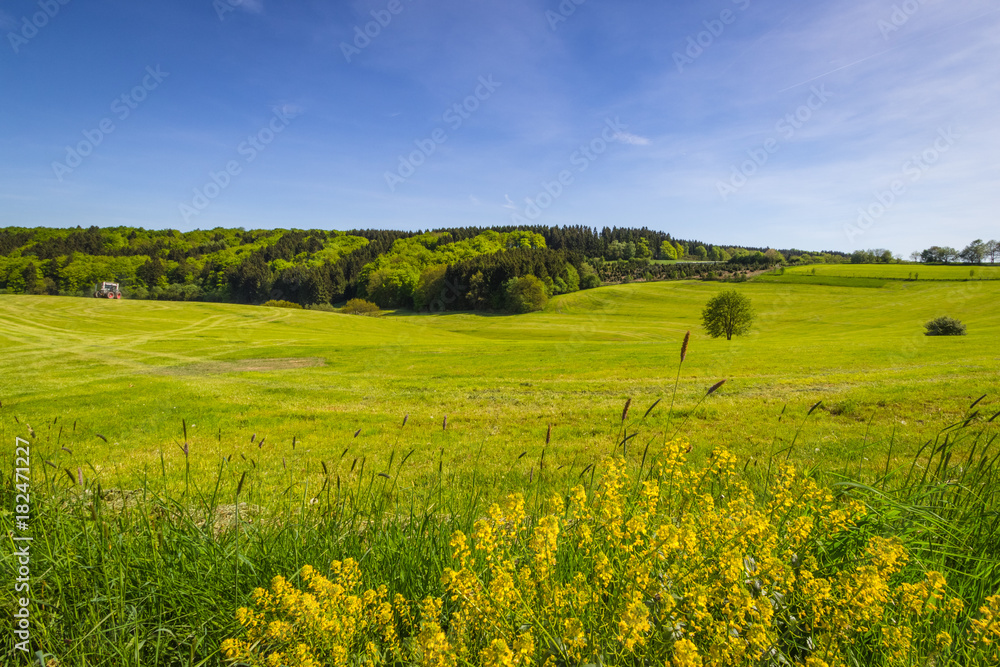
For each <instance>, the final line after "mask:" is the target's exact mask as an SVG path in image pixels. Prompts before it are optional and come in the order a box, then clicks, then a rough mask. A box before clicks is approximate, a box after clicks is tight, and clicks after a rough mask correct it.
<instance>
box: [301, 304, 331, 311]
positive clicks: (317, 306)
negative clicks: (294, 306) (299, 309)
mask: <svg viewBox="0 0 1000 667" xmlns="http://www.w3.org/2000/svg"><path fill="white" fill-rule="evenodd" d="M306 309H307V310H319V311H322V312H324V313H336V312H337V309H336V308H334V307H333V306H331V305H330V304H328V303H314V304H312V305H311V306H306Z"/></svg>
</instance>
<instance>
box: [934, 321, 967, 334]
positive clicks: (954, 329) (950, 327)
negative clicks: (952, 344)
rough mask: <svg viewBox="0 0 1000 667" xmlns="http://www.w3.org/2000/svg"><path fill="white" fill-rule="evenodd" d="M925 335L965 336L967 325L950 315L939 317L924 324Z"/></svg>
mask: <svg viewBox="0 0 1000 667" xmlns="http://www.w3.org/2000/svg"><path fill="white" fill-rule="evenodd" d="M924 328H925V329H927V333H926V334H924V335H925V336H964V335H965V325H964V324H962V323H961V322H959V321H958V320H955V319H952V318H950V317H939V318H937V319H935V320H931V321H930V322H928V323H927V324H925V325H924Z"/></svg>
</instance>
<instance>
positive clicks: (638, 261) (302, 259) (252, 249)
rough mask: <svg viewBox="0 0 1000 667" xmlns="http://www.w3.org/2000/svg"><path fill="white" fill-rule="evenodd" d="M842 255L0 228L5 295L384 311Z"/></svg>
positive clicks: (447, 237)
mask: <svg viewBox="0 0 1000 667" xmlns="http://www.w3.org/2000/svg"><path fill="white" fill-rule="evenodd" d="M847 261H850V258H849V256H847V255H844V254H843V253H836V252H819V253H808V252H804V251H801V250H795V249H790V250H777V249H773V248H747V247H737V246H722V245H713V244H710V243H705V242H702V241H699V240H687V239H684V240H682V239H676V238H673V237H672V236H671V235H670V234H667V233H664V232H658V231H652V230H649V229H646V228H642V229H632V228H618V227H613V228H608V227H605V228H604V229H601V230H597V229H593V228H589V227H582V226H575V227H542V226H538V227H520V228H516V227H495V228H492V229H483V228H478V227H466V228H453V229H439V230H434V231H426V232H424V231H415V232H412V231H411V232H407V231H392V230H371V229H369V230H351V231H327V230H318V229H312V230H298V229H291V230H286V229H273V230H245V229H226V228H216V229H211V230H196V231H190V232H180V231H176V230H145V229H141V228H133V227H109V228H100V227H90V228H87V229H83V228H80V227H76V228H65V229H63V228H43V227H39V228H21V227H8V228H4V229H0V292H3V293H13V294H53V295H64V296H90V295H91V294H92V293H93V289H94V285H95V284H96V283H99V282H102V281H110V282H117V283H119V284H121V286H122V291H123V293H124V294H125V296H126V297H127V298H133V299H154V300H171V301H216V302H234V303H249V304H259V303H263V302H266V301H269V300H282V301H288V302H293V303H297V304H300V305H302V306H306V307H324V306H329V305H330V304H336V303H340V302H343V301H346V300H348V299H352V298H363V299H367V300H370V301H372V302H374V303H376V304H378V305H379V306H380V307H382V308H409V309H413V310H416V311H428V310H469V309H478V310H492V311H501V310H512V311H514V312H518V311H520V310H522V308H524V307H525V306H524V303H523V300H522V301H518V303H517V304H514V305H512V301H511V298H512V297H511V295H512V294H513V293H514V292H518V291H519V290H520V292H519V293H525V290H528V292H531V293H533V294H534V295H535V296H536V297H537V298H547V297H551V296H555V295H557V294H563V293H568V292H574V291H576V290H579V289H588V288H592V287H596V286H598V285H601V284H606V283H621V282H631V281H632V280H669V279H679V278H703V279H713V278H726V277H728V278H729V279H739V278H740V277H741V276H744V275H745V274H746V272H747V271H754V270H761V269H765V268H768V267H771V266H774V265H776V264H779V263H814V262H826V263H842V262H847ZM529 277H530V278H533V279H535V280H527V281H526V280H521V279H528V278H529ZM518 281H520V282H518ZM529 287H530V289H529ZM515 301H516V299H515ZM529 309H530V308H529Z"/></svg>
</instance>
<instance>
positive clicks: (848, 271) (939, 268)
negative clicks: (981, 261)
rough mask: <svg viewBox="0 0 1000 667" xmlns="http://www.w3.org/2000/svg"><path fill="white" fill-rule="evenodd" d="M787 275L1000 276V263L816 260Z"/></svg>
mask: <svg viewBox="0 0 1000 667" xmlns="http://www.w3.org/2000/svg"><path fill="white" fill-rule="evenodd" d="M785 275H811V276H817V277H823V276H836V277H840V278H880V279H883V280H1000V266H962V265H947V266H945V265H923V264H816V265H811V266H793V267H789V268H787V269H785Z"/></svg>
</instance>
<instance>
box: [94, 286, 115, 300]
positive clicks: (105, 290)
mask: <svg viewBox="0 0 1000 667" xmlns="http://www.w3.org/2000/svg"><path fill="white" fill-rule="evenodd" d="M94 298H95V299H120V298H122V291H121V288H120V287H119V286H118V283H98V284H97V285H96V286H95V287H94Z"/></svg>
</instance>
